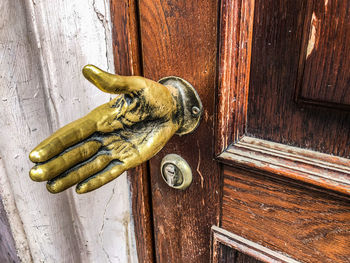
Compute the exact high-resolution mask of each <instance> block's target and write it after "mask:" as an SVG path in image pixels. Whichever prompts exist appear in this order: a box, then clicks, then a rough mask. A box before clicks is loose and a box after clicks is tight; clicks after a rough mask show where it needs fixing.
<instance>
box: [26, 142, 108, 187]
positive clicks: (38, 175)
mask: <svg viewBox="0 0 350 263" xmlns="http://www.w3.org/2000/svg"><path fill="white" fill-rule="evenodd" d="M101 145H102V144H101V143H100V142H98V141H88V142H85V143H83V144H82V145H79V146H77V147H75V148H74V149H72V150H70V151H67V152H65V153H63V154H62V155H60V156H58V157H56V158H54V159H52V160H50V161H48V162H47V163H44V164H39V165H36V166H34V167H33V168H32V169H31V170H30V172H29V175H30V178H31V179H32V180H34V181H37V182H42V181H47V180H50V179H52V178H54V177H56V176H58V175H60V174H61V173H63V172H64V171H66V170H68V169H69V168H71V167H72V166H74V165H76V164H78V163H80V162H83V161H85V160H86V159H88V158H89V157H91V156H92V155H94V154H95V153H96V152H97V151H98V149H99V148H100V147H101Z"/></svg>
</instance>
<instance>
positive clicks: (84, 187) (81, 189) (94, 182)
mask: <svg viewBox="0 0 350 263" xmlns="http://www.w3.org/2000/svg"><path fill="white" fill-rule="evenodd" d="M120 164H121V163H120V162H119V161H118V160H115V161H112V162H111V163H110V164H109V165H108V166H107V167H106V168H105V169H103V170H102V171H101V172H98V173H97V174H95V175H93V176H91V177H89V178H87V179H85V180H84V181H82V182H80V183H79V184H78V185H77V187H76V192H77V193H78V194H84V193H87V192H90V191H93V190H95V189H97V188H99V187H101V186H102V185H104V184H106V183H108V182H110V181H112V180H113V179H115V178H117V177H118V176H119V175H121V174H122V173H123V172H124V171H125V170H126V169H125V168H124V167H123V165H120Z"/></svg>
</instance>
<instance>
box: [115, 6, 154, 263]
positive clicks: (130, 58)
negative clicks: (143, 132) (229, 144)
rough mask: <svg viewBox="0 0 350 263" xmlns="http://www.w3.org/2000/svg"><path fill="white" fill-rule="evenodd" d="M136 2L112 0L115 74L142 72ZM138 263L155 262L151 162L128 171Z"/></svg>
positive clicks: (138, 73) (137, 73)
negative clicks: (150, 184) (149, 172)
mask: <svg viewBox="0 0 350 263" xmlns="http://www.w3.org/2000/svg"><path fill="white" fill-rule="evenodd" d="M138 15H139V10H138V4H137V1H134V0H124V1H119V0H111V17H112V23H113V31H112V34H113V53H114V65H115V73H116V74H120V75H139V76H141V75H142V63H141V47H140V45H139V43H140V35H139V31H140V28H139V26H140V24H139V20H138ZM128 180H129V182H130V190H131V198H132V215H133V223H134V228H135V233H134V234H135V241H136V249H137V257H138V261H139V262H154V248H153V244H154V243H153V225H152V208H151V200H150V199H151V192H150V186H149V180H150V177H149V174H148V164H147V163H145V164H142V165H141V166H139V167H136V168H134V169H131V170H129V171H128Z"/></svg>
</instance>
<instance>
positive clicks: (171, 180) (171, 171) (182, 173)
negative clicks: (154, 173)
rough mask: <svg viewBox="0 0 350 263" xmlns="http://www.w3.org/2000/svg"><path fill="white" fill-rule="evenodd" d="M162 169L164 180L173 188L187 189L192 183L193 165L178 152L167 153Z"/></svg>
mask: <svg viewBox="0 0 350 263" xmlns="http://www.w3.org/2000/svg"><path fill="white" fill-rule="evenodd" d="M160 171H161V173H162V177H163V179H164V181H165V182H166V183H167V184H168V185H169V186H170V187H172V188H175V189H180V190H185V189H186V188H187V187H189V186H190V184H191V183H192V171H191V167H190V166H189V164H188V163H187V162H186V161H185V160H184V159H183V158H182V157H181V156H179V155H177V154H168V155H166V156H165V157H164V158H163V160H162V163H161V168H160Z"/></svg>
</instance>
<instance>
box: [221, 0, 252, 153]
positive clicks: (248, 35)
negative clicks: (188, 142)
mask: <svg viewBox="0 0 350 263" xmlns="http://www.w3.org/2000/svg"><path fill="white" fill-rule="evenodd" d="M254 2H255V1H253V0H249V1H242V0H235V1H221V12H220V39H219V69H218V74H219V76H218V90H217V121H216V136H215V138H216V147H215V153H216V155H218V154H220V153H221V152H222V151H224V150H225V149H226V148H227V147H228V146H229V145H230V144H231V143H234V142H237V141H238V140H239V138H240V136H242V135H243V134H244V132H245V128H246V119H247V103H248V89H249V76H250V58H251V43H252V35H253V18H254Z"/></svg>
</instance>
